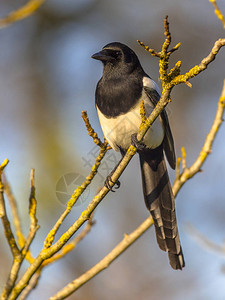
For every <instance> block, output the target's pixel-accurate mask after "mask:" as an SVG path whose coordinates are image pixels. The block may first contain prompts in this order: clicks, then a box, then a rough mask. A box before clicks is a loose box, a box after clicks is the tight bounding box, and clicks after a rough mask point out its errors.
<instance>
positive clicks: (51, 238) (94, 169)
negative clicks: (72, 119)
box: [44, 123, 109, 248]
mask: <svg viewBox="0 0 225 300" xmlns="http://www.w3.org/2000/svg"><path fill="white" fill-rule="evenodd" d="M85 124H86V123H85ZM86 126H87V124H86ZM90 127H91V125H90V123H89V128H90ZM99 146H100V151H99V155H98V156H97V158H96V161H95V164H94V165H93V166H92V170H91V172H90V174H89V175H88V176H87V177H86V179H85V181H84V182H83V183H82V184H81V185H80V186H79V187H78V188H76V190H75V191H74V193H73V195H72V196H71V198H70V200H69V201H68V202H67V207H66V209H65V211H64V212H63V213H62V214H61V216H60V217H59V219H58V220H57V222H56V223H55V225H54V226H53V228H52V229H51V231H50V232H49V234H48V235H47V237H46V239H45V242H44V248H49V247H50V246H51V245H52V243H53V241H54V238H55V235H56V233H57V231H58V229H59V227H60V226H61V224H62V222H63V220H64V219H65V218H66V216H67V215H68V214H69V213H70V211H71V209H72V207H73V206H74V204H75V203H76V201H77V200H78V199H79V197H80V196H81V195H82V193H83V192H84V191H85V190H86V188H87V187H88V186H89V184H90V183H91V182H92V180H93V178H94V176H95V175H96V174H97V171H98V168H99V166H100V163H101V161H102V159H103V158H104V156H105V154H106V152H107V151H108V150H109V148H108V142H107V141H106V140H105V141H104V143H102V142H101V141H100V140H99Z"/></svg>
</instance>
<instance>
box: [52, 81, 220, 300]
mask: <svg viewBox="0 0 225 300" xmlns="http://www.w3.org/2000/svg"><path fill="white" fill-rule="evenodd" d="M220 103H222V106H223V109H222V110H221V108H222V107H221V106H220ZM224 107H225V83H224V88H223V91H222V95H221V97H220V99H219V103H218V108H217V113H216V118H215V120H214V122H213V124H212V127H211V129H210V132H209V135H208V136H207V139H206V142H205V144H204V146H203V149H205V150H206V149H209V148H208V147H210V149H211V146H212V143H213V141H214V139H215V136H216V133H217V131H218V129H219V127H218V126H217V125H218V124H219V123H220V121H221V120H222V116H223V114H224ZM216 120H217V121H216ZM215 121H216V122H218V124H215ZM220 124H221V123H220ZM209 136H210V145H209V140H208V137H209ZM200 157H201V153H200V155H199V157H198V158H197V160H196V161H198V160H199V159H200ZM180 161H181V158H179V159H178V165H179V164H180ZM204 161H205V159H204ZM204 161H202V164H203V163H204ZM182 166H183V168H185V170H186V152H185V149H184V148H182ZM201 166H202V165H201ZM192 168H194V169H195V163H194V164H193V165H192V166H191V167H190V169H192ZM190 178H191V177H187V178H186V180H185V181H184V182H183V183H182V185H183V184H184V183H185V182H187V181H188V180H189V179H190ZM179 180H180V174H179V173H178V174H177V177H176V179H175V182H174V186H173V192H174V195H175V197H176V196H177V192H178V190H179V189H180V188H181V187H182V185H181V184H180V185H179V186H177V184H178V182H179ZM152 224H153V221H152V218H151V217H148V218H147V219H146V220H145V221H144V222H143V223H142V225H141V226H140V227H141V228H142V231H141V232H140V231H139V229H140V227H138V228H137V229H136V230H135V231H134V232H133V233H132V234H131V235H132V236H133V235H135V236H136V234H137V233H138V235H137V237H139V236H140V235H142V234H143V233H144V232H145V231H146V230H147V229H148V228H149V227H150V226H151V225H152ZM127 237H128V238H127ZM135 240H136V239H135ZM135 240H133V239H132V238H130V235H125V237H124V239H123V241H122V242H120V243H119V244H118V245H117V246H116V247H115V248H114V249H113V250H112V251H111V252H110V253H109V254H108V255H106V256H105V257H104V258H103V259H102V260H101V261H100V262H98V263H97V264H96V265H95V266H93V267H92V268H91V269H90V270H88V271H87V272H85V273H84V274H82V275H81V276H80V277H78V278H76V279H75V280H73V281H72V282H70V283H69V284H68V285H67V286H65V287H64V288H63V289H62V290H60V291H59V292H58V293H56V294H55V295H54V296H53V297H51V298H50V299H51V300H58V299H65V298H66V297H68V296H69V295H71V294H72V293H73V292H75V291H76V290H77V289H78V288H80V287H81V286H82V285H83V284H84V283H86V282H87V281H89V280H90V279H91V278H93V277H94V276H96V275H97V274H98V273H100V272H101V271H102V270H104V269H105V268H107V267H108V266H109V265H110V264H111V263H112V262H113V261H114V260H115V259H116V258H117V257H118V256H119V255H120V254H121V253H123V252H124V251H125V250H126V249H127V248H128V247H129V246H131V245H132V244H133V243H134V242H135Z"/></svg>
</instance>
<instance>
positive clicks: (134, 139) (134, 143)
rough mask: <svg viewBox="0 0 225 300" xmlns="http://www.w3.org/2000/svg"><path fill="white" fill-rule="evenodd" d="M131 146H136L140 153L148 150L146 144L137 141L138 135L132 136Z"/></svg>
mask: <svg viewBox="0 0 225 300" xmlns="http://www.w3.org/2000/svg"><path fill="white" fill-rule="evenodd" d="M131 145H132V146H134V147H135V148H136V149H137V151H138V152H139V151H143V150H144V149H145V148H146V145H145V144H144V142H143V141H139V140H138V139H137V134H136V133H134V134H132V135H131Z"/></svg>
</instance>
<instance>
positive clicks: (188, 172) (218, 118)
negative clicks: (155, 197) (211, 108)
mask: <svg viewBox="0 0 225 300" xmlns="http://www.w3.org/2000/svg"><path fill="white" fill-rule="evenodd" d="M224 110H225V80H224V84H223V89H222V93H221V96H220V99H219V102H218V106H217V111H216V115H215V119H214V121H213V124H212V127H211V129H210V131H209V133H208V135H207V137H206V140H205V143H204V145H203V147H202V150H201V152H200V154H199V156H198V158H197V159H196V161H195V162H194V163H193V165H192V166H191V167H190V168H185V169H184V170H183V172H182V173H181V174H180V176H179V177H178V178H176V179H175V181H174V184H173V193H174V195H175V196H176V195H177V193H178V192H179V190H180V189H181V187H182V186H183V184H184V183H185V182H186V181H187V180H189V179H190V178H192V177H193V176H194V175H195V174H196V173H198V172H199V171H200V170H201V167H202V165H203V163H204V162H205V160H206V158H207V157H208V155H209V154H210V153H211V152H212V145H213V142H214V140H215V137H216V134H217V132H218V130H219V128H220V126H221V124H222V122H223V114H224Z"/></svg>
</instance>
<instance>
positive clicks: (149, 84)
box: [143, 77, 161, 96]
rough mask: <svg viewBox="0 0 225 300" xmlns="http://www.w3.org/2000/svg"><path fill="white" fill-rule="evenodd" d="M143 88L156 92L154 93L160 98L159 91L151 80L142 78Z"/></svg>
mask: <svg viewBox="0 0 225 300" xmlns="http://www.w3.org/2000/svg"><path fill="white" fill-rule="evenodd" d="M143 86H145V87H147V88H149V89H153V90H156V92H157V93H158V94H159V95H160V96H161V91H160V89H159V87H158V85H157V84H156V83H155V81H154V80H152V79H151V78H149V77H143Z"/></svg>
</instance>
